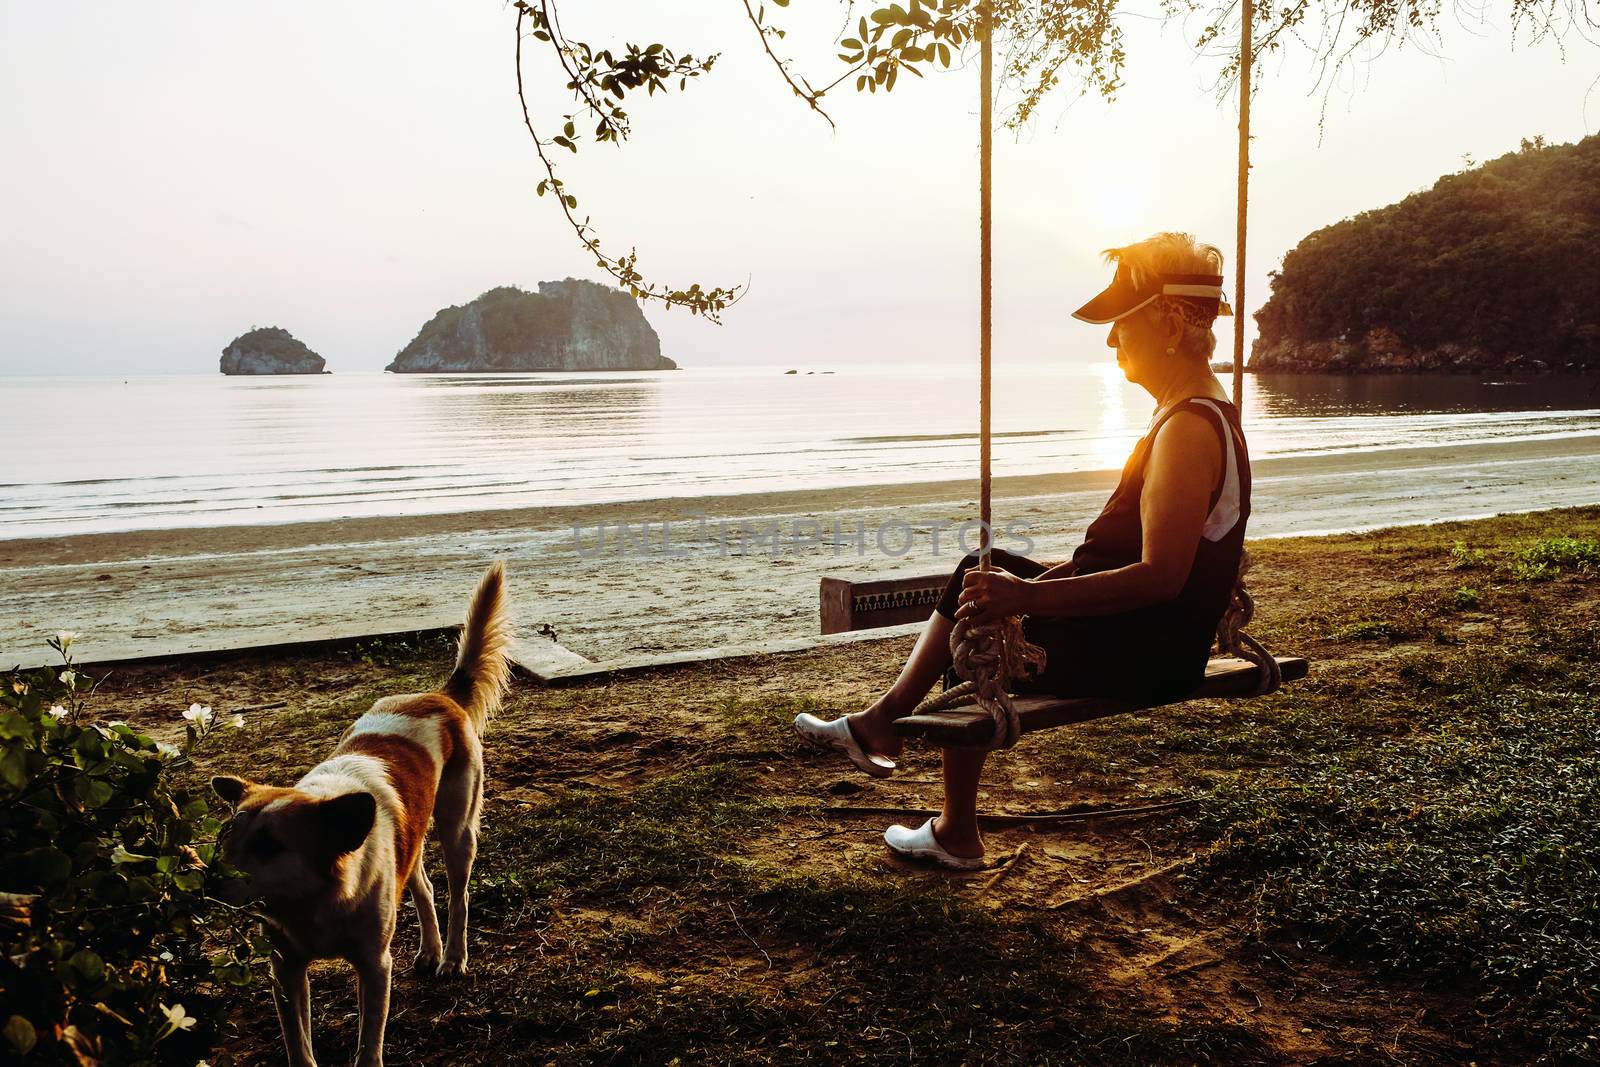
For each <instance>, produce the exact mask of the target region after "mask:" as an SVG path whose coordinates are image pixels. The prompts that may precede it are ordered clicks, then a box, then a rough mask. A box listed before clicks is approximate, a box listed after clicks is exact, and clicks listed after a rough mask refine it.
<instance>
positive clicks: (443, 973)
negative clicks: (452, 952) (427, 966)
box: [439, 956, 467, 978]
mask: <svg viewBox="0 0 1600 1067" xmlns="http://www.w3.org/2000/svg"><path fill="white" fill-rule="evenodd" d="M466 973H467V960H466V957H465V956H463V957H462V958H460V959H454V958H452V957H449V956H447V957H445V961H444V962H443V963H441V964H440V965H439V975H440V977H442V978H459V977H461V976H462V975H464V974H466Z"/></svg>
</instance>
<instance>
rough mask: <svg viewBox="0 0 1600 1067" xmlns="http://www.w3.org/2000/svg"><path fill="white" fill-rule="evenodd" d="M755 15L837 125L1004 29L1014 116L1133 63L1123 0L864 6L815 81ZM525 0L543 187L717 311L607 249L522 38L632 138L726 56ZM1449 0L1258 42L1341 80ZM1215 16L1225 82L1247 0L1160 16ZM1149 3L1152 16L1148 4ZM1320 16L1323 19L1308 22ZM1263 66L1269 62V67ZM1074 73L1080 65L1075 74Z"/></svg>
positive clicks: (590, 246) (602, 132)
mask: <svg viewBox="0 0 1600 1067" xmlns="http://www.w3.org/2000/svg"><path fill="white" fill-rule="evenodd" d="M740 2H741V3H742V4H743V5H744V10H745V13H746V16H747V17H748V19H749V22H750V23H751V25H752V26H753V27H754V28H755V30H756V32H757V33H758V34H759V37H760V41H761V47H762V49H763V50H764V51H765V52H766V54H767V56H768V57H769V58H770V59H771V61H772V63H773V65H774V67H775V68H776V70H777V71H778V74H779V76H780V77H781V78H782V79H783V80H784V82H785V83H786V84H787V85H788V86H789V88H790V89H791V90H792V91H793V93H794V95H795V96H796V97H797V98H799V99H800V100H801V101H802V102H803V103H804V104H805V105H806V106H808V107H809V108H811V110H812V111H814V112H816V113H817V114H818V115H820V116H821V117H822V118H823V119H825V120H826V121H827V122H828V123H829V124H830V125H832V123H833V120H832V119H831V118H829V117H828V114H827V112H826V111H825V110H824V109H823V100H824V98H825V97H826V96H827V94H828V93H829V92H830V91H832V90H833V89H834V88H835V87H837V86H839V85H841V84H843V83H845V82H847V81H848V82H853V84H854V86H855V89H856V91H857V92H866V93H876V92H877V91H878V90H880V89H882V90H884V91H885V92H889V91H892V90H893V89H894V87H895V84H896V82H897V81H898V80H899V76H900V74H901V73H902V72H906V73H909V74H912V75H914V76H916V77H922V76H923V73H924V71H925V70H933V69H947V68H949V67H950V66H951V65H952V62H953V60H954V59H955V58H957V57H959V55H960V53H961V52H962V50H963V49H964V48H966V47H967V46H968V45H970V44H972V43H974V42H980V41H983V40H984V39H985V38H986V37H991V36H992V38H993V41H994V44H995V46H996V48H997V50H998V54H999V55H1000V57H1001V67H1000V77H1001V78H1002V79H1003V80H1004V81H1005V82H1007V83H1009V84H1010V85H1011V86H1012V87H1014V88H1015V89H1016V90H1017V92H1018V98H1017V101H1016V103H1015V105H1014V106H1013V107H1012V109H1011V111H1010V114H1009V116H1008V117H1007V119H1006V124H1007V126H1009V127H1012V128H1015V127H1017V126H1020V125H1022V124H1024V123H1026V122H1027V121H1028V120H1029V119H1030V118H1031V117H1032V116H1033V114H1034V112H1035V110H1036V109H1037V107H1038V105H1039V104H1040V102H1041V101H1043V99H1044V98H1045V97H1046V96H1048V95H1049V94H1050V93H1051V92H1053V91H1055V90H1056V89H1057V88H1058V87H1060V86H1061V85H1062V82H1063V81H1064V80H1068V81H1070V82H1073V83H1076V84H1077V85H1079V86H1080V88H1081V89H1082V90H1093V91H1096V92H1098V93H1100V94H1101V95H1103V96H1105V97H1107V98H1110V97H1112V96H1114V95H1115V93H1116V91H1117V89H1118V88H1120V87H1121V85H1122V70H1123V67H1124V65H1125V63H1126V60H1127V53H1126V50H1125V48H1124V37H1123V32H1122V28H1121V26H1120V25H1119V22H1118V16H1119V15H1122V14H1123V12H1122V10H1121V7H1120V5H1121V2H1122V0H909V3H907V4H900V3H891V4H888V5H885V6H881V7H875V8H873V9H872V10H871V11H869V12H868V13H866V14H864V15H859V16H858V17H857V18H856V21H855V22H854V23H853V24H851V23H850V21H849V19H848V18H847V19H846V29H845V30H844V31H843V33H842V34H841V36H840V38H839V40H838V41H837V49H838V51H837V58H838V60H839V61H840V62H842V63H844V64H845V67H846V69H845V71H844V72H843V73H842V74H840V75H839V76H837V77H836V78H834V79H833V80H832V81H830V82H828V83H827V84H825V85H823V86H822V87H821V88H815V87H813V86H812V84H811V82H810V81H809V80H807V79H806V78H805V77H804V76H803V75H799V74H797V73H795V71H794V69H793V65H792V64H791V62H790V61H788V60H786V59H784V58H782V57H780V56H779V55H778V54H777V52H776V51H774V49H773V42H774V41H782V40H783V38H784V37H785V32H784V30H782V29H781V28H779V27H778V26H776V25H774V24H773V23H772V22H770V21H769V20H768V18H767V11H766V5H765V4H764V3H760V2H759V0H758V3H757V4H756V5H755V6H752V5H751V2H750V0H740ZM771 3H772V6H773V7H775V8H788V7H790V6H791V0H771ZM512 6H513V7H514V8H515V10H516V12H517V45H516V61H517V94H518V97H519V99H520V101H521V104H522V118H523V123H524V125H525V126H526V127H527V130H528V133H529V135H530V136H531V137H532V138H533V142H534V147H535V149H536V150H537V151H538V153H539V159H540V161H541V163H543V165H544V168H545V172H546V174H545V178H544V179H543V180H541V181H540V182H539V185H538V189H537V191H538V193H539V195H540V196H543V195H545V193H547V192H553V193H555V194H556V196H555V199H556V202H557V204H558V205H559V207H560V209H561V212H562V214H563V215H564V216H565V217H566V220H567V222H568V223H569V224H570V225H571V226H572V228H573V231H574V232H575V233H576V234H577V236H578V239H579V241H580V242H581V243H582V244H583V246H584V248H586V249H587V250H588V251H590V252H592V253H593V254H594V255H595V265H596V266H598V267H600V268H601V269H603V270H605V271H606V272H607V273H609V274H610V275H611V276H612V277H614V278H615V279H616V280H617V282H618V283H619V284H620V285H622V286H623V287H624V288H626V289H627V290H628V291H629V292H630V293H631V294H632V295H633V296H634V297H636V298H641V299H652V300H659V301H661V302H663V303H664V304H666V305H667V306H668V307H682V308H685V309H687V310H688V311H689V312H690V313H691V314H697V315H705V316H706V317H708V318H710V319H712V320H713V321H717V320H718V316H719V314H720V313H721V312H722V311H723V310H724V309H726V308H727V307H728V306H730V305H731V304H732V303H733V302H734V301H735V300H736V299H737V298H738V296H737V294H738V292H739V287H733V288H722V287H716V288H712V289H704V288H702V287H701V286H700V285H699V284H698V283H695V284H693V285H690V286H688V287H685V288H677V289H674V288H672V287H670V286H665V285H657V284H654V283H652V282H649V281H648V280H646V278H645V277H644V275H643V274H642V273H641V272H640V271H639V268H638V253H637V250H634V249H630V250H629V251H628V252H627V253H626V254H624V255H611V254H609V253H607V252H604V251H603V250H602V249H601V246H600V243H599V240H598V238H597V237H596V236H595V234H594V232H593V230H592V228H591V226H590V222H589V218H588V217H587V216H585V217H584V218H583V219H581V220H580V219H579V218H578V217H577V215H576V213H575V212H576V209H577V206H578V200H577V197H576V196H575V195H574V194H573V193H572V192H571V191H570V189H569V188H568V187H567V185H566V184H565V182H564V181H563V180H562V179H561V178H560V177H559V176H558V175H557V173H556V168H555V165H554V162H553V160H552V156H551V154H550V153H548V152H547V151H546V148H549V147H560V148H565V149H567V150H568V151H571V152H576V151H578V145H579V143H580V141H581V139H582V138H581V137H580V135H579V131H578V125H577V124H578V121H579V118H578V114H568V115H565V116H563V120H564V121H563V126H562V131H561V133H559V134H557V135H555V136H553V137H550V138H548V139H544V138H541V137H540V135H539V133H538V132H537V131H536V129H535V127H534V122H533V118H532V115H531V114H530V112H529V109H528V101H527V96H526V94H525V93H524V92H523V80H522V70H523V68H522V41H523V38H524V26H525V25H527V26H529V27H530V31H529V33H528V36H531V37H532V38H533V39H534V40H536V41H539V42H541V43H543V44H545V45H547V46H548V52H549V53H550V54H551V55H552V56H553V57H554V59H555V61H556V64H557V66H558V67H559V69H560V70H561V73H562V75H563V76H564V77H565V78H566V88H567V90H568V91H569V92H571V93H572V94H573V97H574V99H575V100H576V101H577V103H578V104H579V105H581V107H582V114H584V115H586V116H587V118H585V119H584V120H583V121H585V122H587V121H590V120H593V121H594V122H595V123H596V125H595V130H594V140H595V141H596V142H599V143H609V144H613V145H620V144H621V143H622V142H623V141H624V140H626V139H627V136H628V132H629V128H630V127H629V120H628V115H627V113H626V112H625V111H623V110H622V108H621V102H622V101H623V100H624V99H626V97H627V94H628V93H629V92H632V91H635V90H639V89H644V90H645V91H646V92H647V93H648V94H649V95H652V96H653V95H654V94H656V93H657V92H665V91H668V90H670V88H671V87H672V83H673V82H674V81H676V82H677V87H678V89H680V90H682V89H685V88H687V87H688V83H689V80H690V79H691V78H696V79H697V78H699V77H700V76H702V75H705V74H709V73H710V72H711V68H712V65H713V64H714V63H715V61H716V59H717V56H715V55H711V56H708V57H706V58H703V59H701V58H696V57H695V56H694V55H692V54H690V53H687V52H683V53H680V52H678V51H675V50H674V49H671V48H668V47H667V46H666V45H664V44H661V43H654V44H650V45H643V46H641V45H637V44H628V45H626V46H624V48H623V49H621V50H620V51H613V50H611V49H607V48H598V47H595V46H593V45H590V44H588V43H586V42H583V41H577V40H572V39H570V38H568V37H567V36H566V35H565V34H564V33H563V31H562V29H561V22H560V17H559V15H558V14H557V10H556V8H557V3H556V0H515V3H514V4H513V5H512ZM1444 6H1445V5H1444V4H1443V3H1442V2H1441V0H1288V2H1286V3H1284V4H1283V5H1281V6H1275V5H1273V4H1271V3H1265V4H1259V5H1257V6H1255V7H1253V8H1252V10H1253V12H1254V25H1253V29H1252V38H1253V40H1252V47H1253V50H1254V51H1255V52H1256V53H1258V54H1270V53H1272V52H1275V51H1278V50H1280V49H1282V48H1284V47H1285V46H1286V45H1288V44H1289V43H1291V42H1296V41H1298V42H1301V43H1306V42H1309V41H1312V40H1314V41H1315V43H1314V44H1311V45H1310V47H1311V49H1312V51H1313V53H1314V55H1315V57H1316V60H1317V62H1318V64H1319V65H1320V69H1321V71H1322V75H1321V76H1322V80H1323V81H1324V82H1325V83H1326V84H1328V85H1329V86H1330V87H1331V85H1332V84H1333V81H1334V78H1333V76H1334V75H1336V74H1337V73H1338V72H1339V70H1340V69H1341V68H1343V67H1344V66H1345V64H1346V63H1348V62H1350V61H1351V60H1352V59H1353V58H1357V57H1359V56H1360V55H1361V54H1362V50H1363V49H1370V50H1371V52H1372V54H1376V53H1380V52H1381V51H1382V50H1383V49H1384V48H1386V47H1388V46H1390V45H1395V44H1403V43H1404V42H1406V41H1407V40H1410V39H1412V38H1415V37H1423V38H1428V39H1429V44H1430V45H1437V41H1436V40H1433V37H1434V34H1433V29H1434V26H1435V24H1436V23H1437V21H1438V19H1439V16H1440V15H1441V14H1442V13H1443V11H1444ZM845 7H846V11H847V12H848V13H851V14H853V13H854V11H855V8H856V7H857V5H856V4H855V3H854V2H853V0H848V2H847V3H846V5H845ZM1509 7H1510V13H1511V22H1512V27H1513V30H1514V31H1517V32H1523V31H1526V32H1525V33H1524V36H1526V37H1530V38H1532V39H1533V40H1539V39H1541V38H1546V37H1550V38H1555V39H1558V40H1559V39H1562V38H1564V36H1565V34H1566V32H1567V31H1568V30H1569V29H1571V28H1572V27H1574V26H1579V25H1580V24H1581V25H1582V26H1585V27H1593V26H1594V22H1593V19H1592V17H1591V16H1590V14H1589V12H1588V10H1587V9H1586V8H1579V7H1577V6H1575V5H1573V4H1572V0H1509ZM1202 13H1203V16H1204V18H1205V19H1206V25H1205V27H1204V29H1203V30H1202V31H1201V32H1200V33H1199V34H1198V36H1197V37H1196V38H1195V39H1194V47H1195V49H1196V50H1197V51H1200V52H1202V53H1205V54H1209V55H1213V56H1220V58H1221V60H1222V67H1221V71H1220V78H1219V81H1218V85H1219V88H1223V89H1225V88H1227V87H1228V86H1229V85H1230V84H1232V83H1234V82H1235V81H1236V80H1237V77H1238V72H1239V69H1240V55H1241V50H1240V49H1239V48H1238V47H1237V45H1236V42H1239V41H1240V37H1241V33H1240V29H1239V26H1240V20H1241V6H1240V5H1239V3H1238V2H1237V0H1162V3H1161V5H1160V13H1159V15H1158V16H1157V17H1159V18H1160V19H1161V21H1163V22H1168V21H1172V20H1175V19H1176V20H1179V21H1180V22H1183V23H1184V24H1185V25H1187V20H1188V19H1189V18H1190V17H1191V16H1194V15H1197V14H1202ZM1456 13H1457V15H1458V16H1463V15H1464V16H1465V17H1466V18H1467V19H1476V20H1477V21H1479V22H1483V21H1484V20H1485V18H1486V16H1487V10H1486V9H1483V8H1466V9H1458V10H1457V12H1456ZM1138 17H1145V16H1144V14H1143V13H1142V12H1140V13H1138ZM1313 27H1315V32H1314V33H1309V32H1307V31H1308V30H1311V29H1312V28H1313ZM1263 69H1264V65H1263V66H1258V67H1257V68H1256V70H1257V71H1258V72H1259V71H1261V70H1263ZM1069 76H1070V77H1069Z"/></svg>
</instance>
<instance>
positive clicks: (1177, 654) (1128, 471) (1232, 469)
mask: <svg viewBox="0 0 1600 1067" xmlns="http://www.w3.org/2000/svg"><path fill="white" fill-rule="evenodd" d="M1180 411H1190V412H1193V413H1194V414H1196V415H1199V416H1200V417H1201V418H1204V419H1205V420H1207V421H1208V422H1210V423H1211V424H1212V426H1213V427H1215V429H1216V431H1217V436H1218V439H1219V440H1220V441H1221V442H1222V448H1223V453H1222V459H1223V473H1222V479H1221V484H1220V485H1218V486H1217V488H1216V489H1214V490H1213V491H1212V493H1211V509H1210V511H1209V512H1208V513H1207V515H1206V522H1205V526H1204V528H1203V529H1202V532H1201V536H1200V544H1199V547H1198V549H1197V550H1196V552H1195V557H1194V565H1193V566H1192V567H1191V568H1190V571H1189V578H1188V580H1187V581H1185V582H1184V585H1183V588H1182V590H1180V591H1179V593H1178V595H1177V596H1176V597H1175V598H1173V599H1172V600H1168V601H1163V602H1162V603H1159V604H1152V605H1150V606H1148V607H1144V608H1139V609H1137V610H1135V611H1131V612H1125V613H1123V614H1121V615H1118V616H1112V617H1107V618H1104V619H1103V620H1102V622H1103V623H1104V624H1105V625H1106V628H1107V631H1108V632H1107V633H1106V636H1107V637H1111V636H1113V635H1115V637H1116V639H1117V640H1119V641H1134V640H1137V641H1138V642H1139V644H1140V646H1141V647H1142V648H1143V649H1144V650H1145V651H1146V653H1147V654H1148V655H1150V656H1151V657H1152V659H1153V660H1155V661H1156V662H1152V663H1151V666H1152V667H1153V668H1157V669H1158V670H1159V672H1160V673H1162V674H1166V675H1167V682H1168V684H1166V685H1163V686H1162V688H1163V689H1166V690H1169V691H1177V690H1181V689H1182V688H1183V687H1184V686H1186V685H1187V686H1191V687H1192V686H1193V685H1198V684H1199V682H1200V680H1201V679H1202V678H1203V677H1204V675H1205V664H1206V660H1207V659H1208V658H1209V657H1210V653H1211V645H1212V642H1213V641H1214V639H1215V637H1216V630H1217V623H1218V622H1220V621H1221V619H1222V613H1223V612H1224V611H1225V610H1226V609H1227V606H1228V599H1229V597H1230V596H1232V593H1233V584H1234V581H1235V579H1236V578H1237V576H1238V573H1239V558H1240V555H1241V554H1242V553H1243V551H1244V531H1245V524H1246V521H1247V520H1248V519H1249V518H1250V453H1249V451H1248V449H1247V448H1246V446H1245V440H1244V431H1243V429H1241V427H1240V425H1239V413H1238V411H1237V410H1236V409H1235V408H1234V406H1233V405H1232V404H1230V403H1228V402H1227V401H1223V400H1214V399H1212V398H1211V397H1191V398H1189V399H1187V400H1180V401H1178V402H1177V403H1175V404H1172V405H1170V406H1169V407H1166V408H1164V409H1162V410H1160V411H1158V412H1156V414H1155V417H1154V418H1153V419H1152V420H1151V423H1150V431H1149V432H1148V433H1146V434H1145V435H1144V437H1142V438H1140V440H1139V443H1138V444H1137V445H1136V446H1135V447H1134V450H1133V455H1131V456H1130V457H1128V463H1127V466H1125V467H1124V468H1123V470H1122V480H1121V481H1120V482H1118V483H1117V488H1116V491H1115V492H1114V493H1112V494H1111V499H1110V500H1109V501H1107V502H1106V506H1105V508H1104V510H1102V511H1101V512H1100V515H1099V517H1098V518H1096V519H1095V520H1094V522H1092V523H1090V524H1089V529H1088V532H1087V533H1086V534H1085V535H1084V540H1083V544H1081V545H1079V546H1078V549H1077V551H1076V552H1074V553H1073V555H1072V562H1073V572H1074V573H1075V574H1094V573H1096V572H1099V571H1109V570H1115V569H1116V568H1118V567H1126V566H1128V565H1130V564H1133V563H1137V562H1138V561H1139V560H1140V559H1141V558H1143V556H1144V527H1143V523H1142V522H1141V521H1140V518H1139V500H1140V497H1141V496H1142V495H1143V493H1144V472H1145V464H1146V463H1147V462H1148V461H1149V459H1150V450H1151V448H1153V447H1154V445H1155V439H1156V434H1157V433H1158V432H1159V431H1160V430H1161V427H1162V425H1163V424H1164V423H1165V422H1166V421H1167V420H1168V419H1170V418H1171V417H1172V416H1173V415H1176V414H1177V413H1178V412H1180ZM1090 621H1093V620H1090ZM1169 657H1170V658H1169ZM1164 666H1170V668H1171V671H1170V673H1169V672H1168V671H1165V670H1160V668H1161V667H1164Z"/></svg>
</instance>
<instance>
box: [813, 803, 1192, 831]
mask: <svg viewBox="0 0 1600 1067" xmlns="http://www.w3.org/2000/svg"><path fill="white" fill-rule="evenodd" d="M1198 803H1200V801H1199V800H1198V799H1195V800H1173V801H1169V802H1167V803H1165V804H1142V805H1140V806H1138V807H1134V808H1096V809H1094V810H1092V811H1064V812H1056V813H1053V814H1052V813H1045V814H1041V815H994V814H988V813H984V812H980V813H979V814H978V824H979V825H980V826H981V825H987V826H1049V825H1053V824H1055V823H1062V822H1088V821H1089V820H1091V819H1115V818H1121V817H1127V816H1132V815H1151V814H1154V813H1156V812H1161V811H1172V810H1173V809H1175V808H1183V807H1188V806H1190V805H1192V804H1198ZM821 810H822V812H823V813H824V814H827V815H838V816H842V817H849V816H852V815H938V814H941V813H940V811H939V809H937V808H877V807H851V806H837V807H831V808H823V809H821Z"/></svg>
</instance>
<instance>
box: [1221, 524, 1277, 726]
mask: <svg viewBox="0 0 1600 1067" xmlns="http://www.w3.org/2000/svg"><path fill="white" fill-rule="evenodd" d="M1250 563H1251V560H1250V550H1249V549H1244V550H1243V553H1242V554H1241V555H1240V556H1239V575H1238V577H1237V578H1235V579H1234V581H1233V594H1232V596H1230V597H1229V598H1228V608H1227V610H1226V611H1224V612H1223V613H1222V620H1221V621H1220V622H1218V623H1217V651H1218V652H1221V653H1222V654H1223V655H1225V656H1237V657H1238V658H1239V659H1242V660H1244V661H1245V662H1247V663H1254V664H1255V665H1256V679H1257V680H1256V688H1255V695H1256V696H1261V695H1262V694H1263V693H1270V692H1272V691H1273V690H1275V689H1277V688H1278V686H1280V685H1282V684H1283V671H1282V669H1281V668H1279V666H1278V660H1277V657H1275V656H1274V655H1273V654H1272V653H1271V652H1268V651H1267V647H1266V646H1265V645H1263V644H1262V643H1261V642H1260V641H1257V640H1256V639H1255V638H1253V637H1251V636H1250V635H1249V634H1247V633H1245V632H1244V628H1245V627H1246V626H1249V625H1250V620H1251V619H1253V618H1254V617H1255V614H1256V602H1255V599H1254V598H1253V597H1251V595H1250V591H1249V590H1248V589H1246V588H1245V584H1244V575H1245V572H1246V571H1248V570H1249V569H1250Z"/></svg>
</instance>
